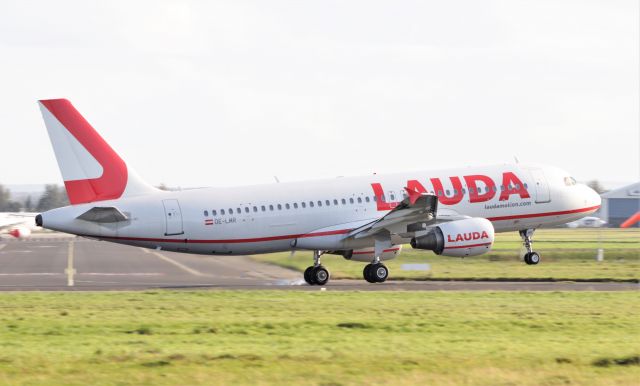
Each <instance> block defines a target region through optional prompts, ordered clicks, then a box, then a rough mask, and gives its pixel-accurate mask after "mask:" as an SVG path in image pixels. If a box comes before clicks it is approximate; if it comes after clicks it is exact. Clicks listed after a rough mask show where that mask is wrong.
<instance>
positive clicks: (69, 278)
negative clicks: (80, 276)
mask: <svg viewBox="0 0 640 386" xmlns="http://www.w3.org/2000/svg"><path fill="white" fill-rule="evenodd" d="M73 252H74V241H73V240H71V241H69V249H68V251H67V269H65V270H64V273H66V274H67V287H73V286H74V284H75V283H74V281H73V275H74V274H75V273H76V270H75V269H74V268H73Z"/></svg>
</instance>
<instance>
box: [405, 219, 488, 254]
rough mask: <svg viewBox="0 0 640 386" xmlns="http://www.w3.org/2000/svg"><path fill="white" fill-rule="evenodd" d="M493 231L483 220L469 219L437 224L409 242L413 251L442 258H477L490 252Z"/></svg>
mask: <svg viewBox="0 0 640 386" xmlns="http://www.w3.org/2000/svg"><path fill="white" fill-rule="evenodd" d="M493 240H494V230H493V224H491V221H489V220H487V219H485V218H469V219H464V220H457V221H451V222H447V223H442V224H439V225H438V226H436V227H433V228H431V230H430V231H429V233H427V234H426V235H424V236H420V237H415V238H413V239H412V240H411V246H412V247H413V248H415V249H426V250H430V251H433V252H435V254H436V255H443V256H455V257H465V256H478V255H482V254H483V253H487V252H489V251H490V250H491V246H493Z"/></svg>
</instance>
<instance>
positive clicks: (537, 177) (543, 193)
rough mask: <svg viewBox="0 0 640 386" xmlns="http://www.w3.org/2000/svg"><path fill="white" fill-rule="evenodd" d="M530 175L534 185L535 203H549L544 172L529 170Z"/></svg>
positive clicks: (549, 198) (547, 185)
mask: <svg viewBox="0 0 640 386" xmlns="http://www.w3.org/2000/svg"><path fill="white" fill-rule="evenodd" d="M531 175H532V176H533V181H534V183H535V184H536V203H544V202H549V201H551V195H550V193H549V184H548V183H547V178H546V177H545V176H544V171H542V169H531Z"/></svg>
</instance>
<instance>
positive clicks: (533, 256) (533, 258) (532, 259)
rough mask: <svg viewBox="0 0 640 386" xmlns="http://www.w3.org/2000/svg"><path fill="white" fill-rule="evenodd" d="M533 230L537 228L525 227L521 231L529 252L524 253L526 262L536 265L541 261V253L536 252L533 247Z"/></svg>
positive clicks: (523, 241)
mask: <svg viewBox="0 0 640 386" xmlns="http://www.w3.org/2000/svg"><path fill="white" fill-rule="evenodd" d="M533 232H535V229H523V230H521V231H519V233H520V237H522V244H524V247H525V248H526V249H527V253H525V255H524V262H525V263H527V264H528V265H536V264H538V263H539V262H540V254H538V252H534V251H533V249H532V248H531V244H532V243H533V240H531V238H532V237H533Z"/></svg>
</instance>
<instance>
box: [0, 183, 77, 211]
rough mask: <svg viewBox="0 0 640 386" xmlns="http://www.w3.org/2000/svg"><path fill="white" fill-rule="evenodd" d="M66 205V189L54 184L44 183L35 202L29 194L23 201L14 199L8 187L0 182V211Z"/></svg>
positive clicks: (47, 208) (33, 209) (45, 209)
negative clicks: (42, 190) (42, 191)
mask: <svg viewBox="0 0 640 386" xmlns="http://www.w3.org/2000/svg"><path fill="white" fill-rule="evenodd" d="M67 205H69V198H68V197H67V191H66V190H65V189H64V187H62V186H58V185H56V184H50V185H45V186H44V193H42V195H41V196H40V197H38V199H37V202H35V201H34V200H33V198H32V197H31V196H27V198H26V199H25V200H24V201H14V200H12V199H11V192H10V191H9V189H7V188H5V187H4V186H2V185H1V184H0V212H20V211H25V212H44V211H47V210H49V209H54V208H60V207H61V206H67Z"/></svg>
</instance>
